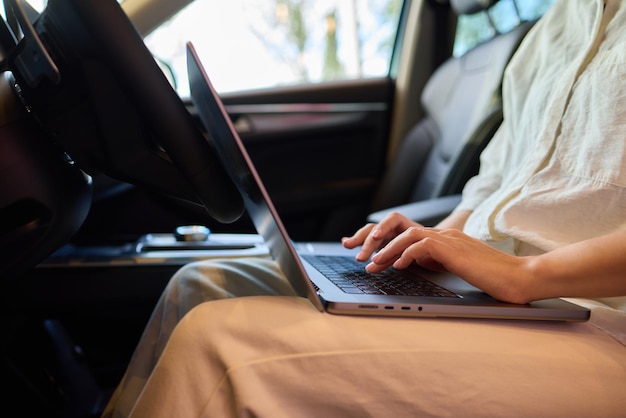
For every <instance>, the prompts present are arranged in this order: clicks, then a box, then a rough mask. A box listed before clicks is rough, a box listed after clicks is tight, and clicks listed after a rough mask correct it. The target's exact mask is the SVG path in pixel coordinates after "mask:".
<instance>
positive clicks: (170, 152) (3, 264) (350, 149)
mask: <svg viewBox="0 0 626 418" xmlns="http://www.w3.org/2000/svg"><path fill="white" fill-rule="evenodd" d="M195 1H196V2H201V1H206V0H195ZM504 1H505V0H502V1H500V2H499V1H497V0H490V1H479V0H449V1H448V0H405V1H403V2H401V3H402V10H401V13H400V15H399V19H398V27H397V33H396V35H395V38H394V46H393V55H392V58H391V62H390V64H389V71H388V72H387V74H386V75H385V76H382V77H372V78H361V79H356V80H339V81H329V82H323V83H311V84H302V85H287V86H276V87H272V88H262V89H252V90H244V91H235V92H225V93H223V94H222V95H221V97H222V100H223V102H224V104H225V106H226V109H227V111H228V113H229V115H230V117H231V119H232V121H233V123H234V125H235V126H236V127H237V128H238V130H239V133H240V135H241V137H242V139H243V140H244V142H245V143H246V148H247V150H248V153H249V154H250V156H251V158H252V160H253V162H254V164H255V166H256V168H257V170H258V172H259V174H260V176H261V178H262V179H263V182H264V183H265V185H266V187H267V189H268V192H269V194H270V195H271V197H272V199H273V201H274V203H275V205H276V208H277V210H278V212H279V213H280V216H281V218H282V219H283V221H284V223H285V226H286V228H287V230H288V232H289V234H290V235H291V236H292V238H293V239H294V240H296V241H301V242H304V241H336V240H338V239H340V238H341V237H342V236H345V235H348V234H351V233H352V232H354V231H355V230H356V229H357V228H358V227H360V226H361V225H362V224H363V223H365V222H368V221H371V222H377V221H378V220H380V219H381V218H382V217H383V216H385V215H386V214H387V213H389V212H390V211H400V212H403V213H405V214H407V215H409V216H410V217H411V218H413V219H415V220H416V221H419V222H422V223H424V224H427V225H432V224H435V223H436V222H437V221H438V220H440V219H442V218H443V217H445V215H446V214H448V213H449V212H450V211H451V210H452V209H453V208H454V206H455V205H456V203H458V201H459V199H460V197H459V193H460V192H461V190H462V188H463V185H464V184H465V182H466V181H467V180H468V179H469V178H470V177H471V176H472V175H474V174H475V173H476V172H477V170H478V167H479V155H480V152H481V151H482V149H483V148H484V147H485V146H486V144H487V143H488V141H489V139H490V138H491V136H492V135H493V134H494V132H495V130H496V129H497V127H498V126H499V124H500V122H501V120H502V106H501V105H502V103H501V96H500V94H501V80H502V74H503V72H504V69H505V67H506V64H507V62H508V60H509V59H510V57H511V55H512V54H513V53H514V51H515V49H516V48H517V46H518V45H519V43H520V42H521V41H522V39H523V37H524V35H525V34H526V33H527V31H528V30H529V28H530V27H531V26H532V25H533V23H534V22H535V19H536V18H537V17H538V16H533V18H530V19H529V18H525V17H523V16H521V15H520V14H519V13H518V14H517V20H518V21H517V23H516V24H515V25H514V27H513V28H512V29H511V30H508V31H506V32H500V31H499V30H498V29H497V28H496V27H495V26H493V27H492V28H491V30H492V32H493V33H492V36H490V37H489V39H488V40H486V41H482V42H480V43H478V44H477V45H476V46H474V47H472V48H471V49H469V50H468V51H467V52H464V53H463V54H461V55H454V54H453V47H454V36H455V30H456V28H457V24H458V19H459V17H461V16H470V15H471V16H473V15H478V14H482V15H485V16H487V17H488V18H489V21H490V22H491V20H493V19H495V16H494V14H492V13H491V10H492V8H493V7H495V6H496V5H497V3H504ZM522 1H523V0H519V2H520V3H521V2H522ZM189 3H191V2H190V1H189V0H176V1H174V0H172V1H168V0H145V1H141V0H125V1H122V2H118V1H115V0H48V1H47V2H46V4H45V7H44V8H43V9H42V10H36V9H35V8H34V7H33V6H32V5H31V4H30V3H29V2H27V1H24V0H5V1H4V15H3V21H2V24H0V57H1V58H2V66H3V74H2V75H3V77H2V81H0V100H1V101H2V124H0V171H1V173H2V175H1V176H0V278H1V279H2V283H3V291H2V293H1V302H0V309H1V311H2V320H3V323H4V329H5V332H4V336H3V338H2V343H1V346H0V350H1V354H2V362H1V363H0V370H1V374H0V376H2V380H3V382H4V384H5V385H4V387H5V388H6V389H5V390H3V399H4V400H5V404H6V405H7V408H8V409H9V410H12V411H18V412H17V414H18V415H19V416H22V415H23V416H48V417H95V416H99V415H100V413H101V412H102V410H103V408H104V406H105V405H106V402H107V400H108V398H109V396H110V395H111V393H112V391H113V390H114V388H115V386H116V384H117V382H118V381H119V379H120V378H121V376H122V374H123V373H124V369H125V367H126V364H127V363H128V361H129V359H130V356H131V355H132V352H133V349H134V347H135V345H136V343H137V341H138V339H139V337H140V336H141V332H142V330H143V327H144V325H145V323H146V321H147V320H148V318H149V316H150V313H151V310H152V308H153V307H154V305H155V303H156V301H157V299H158V297H159V295H160V294H161V292H162V290H163V289H164V287H165V285H166V284H167V282H168V280H169V278H170V277H171V276H172V275H173V274H174V272H176V271H177V270H178V269H179V268H180V267H181V266H183V265H184V264H186V263H188V262H190V261H194V260H198V259H205V258H214V257H222V256H226V257H239V256H255V255H266V254H267V250H266V248H265V247H264V244H263V242H261V241H259V238H258V236H257V235H256V231H255V230H254V228H253V227H252V225H251V223H250V221H249V219H247V217H246V214H245V212H244V210H243V205H242V200H241V197H240V196H239V195H238V192H237V191H236V189H235V188H234V186H233V184H232V182H231V180H230V178H229V177H228V175H227V174H226V172H225V170H224V167H223V166H222V164H221V162H220V160H219V158H218V157H217V154H216V153H215V152H214V150H213V148H212V145H211V141H210V138H209V137H208V135H207V133H206V132H204V130H203V128H202V125H201V123H200V121H199V119H198V115H197V110H196V109H195V108H194V106H193V104H192V103H191V100H190V99H189V98H188V97H181V96H180V95H179V94H177V92H176V91H175V90H174V89H173V86H172V84H171V80H170V79H169V77H168V74H166V73H165V72H164V71H163V68H162V66H161V65H160V63H159V62H157V61H158V60H156V59H155V57H154V56H153V54H152V53H151V52H150V51H149V50H148V48H147V47H146V45H145V43H144V41H143V38H144V37H145V36H147V35H148V34H149V33H150V32H151V31H153V30H154V29H155V28H157V27H159V26H160V25H162V24H163V23H164V22H167V21H168V19H170V18H171V17H172V16H174V15H175V14H176V13H177V12H178V11H179V10H181V9H182V8H184V7H185V6H186V5H187V4H189ZM509 3H511V4H512V5H513V7H517V4H516V2H515V1H512V2H509ZM218 41H219V40H215V42H218ZM192 225H193V226H196V227H191V228H190V227H187V228H185V227H186V226H192ZM198 231H200V235H201V236H202V237H201V238H199V239H198V238H197V237H196V236H192V235H193V234H195V233H198ZM190 234H191V235H190Z"/></svg>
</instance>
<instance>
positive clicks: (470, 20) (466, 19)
mask: <svg viewBox="0 0 626 418" xmlns="http://www.w3.org/2000/svg"><path fill="white" fill-rule="evenodd" d="M552 3H554V0H521V1H520V0H517V1H515V0H501V1H499V2H498V3H496V4H495V5H494V6H493V7H491V9H489V15H487V12H479V13H475V14H472V15H464V16H459V20H458V25H457V31H456V38H455V41H454V55H455V56H460V55H463V54H464V53H465V52H466V51H467V50H469V49H471V48H472V47H474V46H476V45H478V44H480V43H481V42H484V41H486V40H488V39H490V38H492V37H493V36H494V35H495V34H496V33H506V32H509V31H510V30H511V29H513V28H514V27H515V26H517V25H518V24H519V23H520V21H528V20H535V19H538V18H539V17H541V16H543V14H544V13H545V12H546V11H547V10H548V9H549V8H550V6H551V5H552Z"/></svg>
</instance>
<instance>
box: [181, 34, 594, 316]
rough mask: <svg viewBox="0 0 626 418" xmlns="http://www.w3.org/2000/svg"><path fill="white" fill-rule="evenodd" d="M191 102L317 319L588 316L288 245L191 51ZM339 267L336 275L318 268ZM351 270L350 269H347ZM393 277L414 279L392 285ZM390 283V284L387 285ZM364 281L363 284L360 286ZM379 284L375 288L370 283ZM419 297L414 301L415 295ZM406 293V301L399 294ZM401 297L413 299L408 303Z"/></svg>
mask: <svg viewBox="0 0 626 418" xmlns="http://www.w3.org/2000/svg"><path fill="white" fill-rule="evenodd" d="M187 71H188V74H189V83H190V88H191V98H192V101H193V103H194V105H195V107H196V109H197V111H198V114H199V117H200V119H201V121H202V123H203V124H204V126H205V128H206V129H207V131H208V134H209V136H210V138H211V140H212V141H213V145H214V146H215V148H216V150H217V151H218V153H219V154H220V157H221V158H222V160H223V163H224V165H225V166H226V169H227V170H228V172H229V174H230V175H231V176H232V178H233V181H234V182H235V185H236V186H237V188H238V189H239V192H240V193H241V195H242V196H243V200H244V204H245V207H246V210H247V212H248V214H249V216H250V218H251V220H252V222H253V224H254V226H255V227H256V229H257V232H258V233H259V234H260V235H261V236H262V237H263V239H264V240H265V243H266V245H267V246H268V248H269V250H270V252H271V254H272V256H273V258H274V259H275V261H276V262H277V263H278V265H279V267H280V268H281V270H282V272H283V273H284V275H285V276H286V278H287V279H288V280H289V282H290V283H291V285H292V286H293V288H294V290H295V291H296V293H297V294H298V295H300V296H303V297H307V298H308V299H309V300H310V301H311V303H312V304H313V305H314V306H315V307H316V308H317V309H319V310H320V311H327V312H330V313H334V314H349V315H386V316H414V317H456V318H461V317H467V318H502V319H535V320H557V321H585V320H587V319H588V318H589V310H588V309H586V308H583V307H580V306H578V305H575V304H572V303H569V302H566V301H564V300H561V299H550V300H544V301H538V302H533V303H530V304H526V305H515V304H508V303H502V302H499V301H497V300H495V299H493V298H491V297H490V296H488V295H487V294H485V293H484V292H482V291H480V290H479V289H477V288H475V287H473V286H472V285H470V284H469V283H467V282H466V281H464V280H462V279H461V278H459V277H457V276H454V275H452V274H449V273H439V272H430V271H427V270H425V269H421V268H419V267H415V268H410V269H406V270H401V271H397V270H394V269H389V270H388V271H387V272H385V274H384V275H383V274H380V275H379V274H376V275H373V274H369V273H367V272H366V271H365V264H363V263H358V262H356V261H355V260H354V256H355V255H356V251H354V250H348V249H345V248H344V247H343V246H342V245H341V244H340V243H293V242H292V240H291V239H290V238H289V236H288V234H287V231H286V230H285V227H284V226H283V224H282V222H281V220H280V217H279V216H278V213H277V211H276V209H275V208H274V205H273V204H272V201H271V199H270V197H269V195H268V193H267V191H266V190H265V187H264V185H263V183H262V181H261V179H260V177H259V175H258V173H257V171H256V169H255V168H254V165H253V163H252V161H251V159H250V157H249V156H248V153H247V152H246V149H245V147H244V144H243V142H242V141H241V139H240V137H239V135H238V134H237V131H236V130H235V128H234V126H233V124H232V122H231V120H230V117H229V116H228V114H227V112H226V110H225V108H224V106H223V104H222V102H221V100H220V98H219V96H218V94H217V93H216V91H215V89H214V88H213V85H212V84H211V81H210V80H209V78H208V76H207V74H206V71H205V70H204V68H203V66H202V64H201V62H200V59H199V57H198V55H197V53H196V51H195V49H194V47H193V45H192V44H191V43H189V44H187ZM329 261H339V262H340V264H341V265H340V266H339V267H334V268H333V267H326V266H321V263H324V265H326V263H327V262H329ZM352 264H354V265H352ZM396 274H402V275H405V276H406V275H409V276H411V277H408V278H406V277H395V275H396ZM385 275H392V276H393V277H384V276H385ZM358 276H366V277H365V280H366V282H368V283H365V284H362V283H357V280H360V279H362V278H360V277H358ZM375 280H376V281H379V282H381V283H382V284H376V285H375V284H373V283H372V282H373V281H375ZM415 292H417V294H415ZM402 293H404V294H402ZM406 293H412V294H411V295H407V294H406Z"/></svg>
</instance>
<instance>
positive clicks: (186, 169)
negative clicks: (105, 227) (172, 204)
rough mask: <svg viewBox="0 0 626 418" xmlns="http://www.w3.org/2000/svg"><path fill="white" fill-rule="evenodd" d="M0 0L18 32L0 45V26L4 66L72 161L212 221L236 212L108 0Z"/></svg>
mask: <svg viewBox="0 0 626 418" xmlns="http://www.w3.org/2000/svg"><path fill="white" fill-rule="evenodd" d="M5 2H6V3H7V4H8V8H7V11H9V12H11V16H14V17H16V18H17V19H13V20H14V21H15V20H17V21H18V22H19V25H20V26H21V32H23V33H24V35H23V37H22V38H21V39H17V36H15V38H16V39H15V41H17V42H16V43H15V45H9V47H7V45H6V44H7V43H9V44H10V43H11V39H10V36H8V35H7V33H6V32H7V31H6V30H3V31H0V41H2V43H3V44H4V45H2V46H3V49H5V50H7V49H9V48H11V49H12V50H11V51H10V53H9V55H8V57H7V59H6V60H5V62H4V63H3V66H4V69H5V70H9V71H10V72H11V74H12V76H13V77H14V79H15V85H16V86H17V87H16V91H17V92H18V93H19V95H20V99H21V100H22V101H23V102H24V103H25V104H26V106H27V107H28V109H29V111H30V112H31V113H32V114H33V115H34V116H35V119H36V120H37V121H38V123H39V124H40V125H41V127H42V128H43V130H44V131H45V132H46V133H47V134H48V135H49V136H50V138H51V140H52V141H53V142H55V143H56V144H58V145H59V146H60V147H61V148H63V150H64V151H65V153H66V154H67V155H68V156H69V157H68V158H71V159H72V160H73V161H74V162H75V164H76V165H77V166H78V167H80V168H81V169H82V170H83V171H84V172H86V173H88V174H90V175H95V174H97V173H99V172H103V173H106V174H107V175H110V176H111V177H114V178H117V179H120V180H123V181H127V182H129V183H133V184H137V185H139V186H144V187H148V188H151V189H156V190H158V191H160V192H164V193H167V194H170V195H172V196H176V197H179V198H181V199H184V200H187V201H191V202H195V203H197V204H201V205H203V206H204V207H205V208H206V209H207V211H208V213H209V215H210V216H211V217H213V218H214V219H216V220H218V221H220V222H224V223H229V222H233V221H235V220H237V219H238V218H239V217H240V216H241V215H242V213H243V204H242V199H241V196H240V195H239V193H238V192H237V190H236V188H235V187H234V185H233V183H232V181H231V179H230V177H229V176H228V174H227V172H226V170H225V169H224V167H223V166H222V164H221V162H220V160H219V159H218V157H217V154H216V153H215V152H214V151H213V148H212V145H211V144H210V142H209V139H208V137H207V136H205V135H204V134H203V131H202V130H201V129H200V126H199V125H198V124H197V123H196V121H195V120H194V119H193V118H192V116H191V114H190V113H189V111H188V110H187V108H186V107H185V104H184V103H183V101H182V100H181V99H180V97H179V96H178V95H177V93H176V92H175V91H174V90H173V88H172V87H171V85H170V84H169V82H168V81H167V78H166V77H165V75H164V74H163V72H162V71H161V69H160V68H159V66H158V65H157V63H156V62H155V60H154V59H153V57H152V55H151V54H150V52H149V51H148V49H147V48H146V46H145V44H144V43H143V40H142V39H141V37H140V36H139V34H138V33H137V31H136V30H135V28H134V26H133V25H132V23H131V22H130V20H129V19H128V17H127V16H126V14H125V13H124V11H123V10H122V8H121V7H120V5H119V4H118V3H117V1H115V0H49V1H48V4H47V6H46V9H45V10H44V11H43V12H42V13H41V14H40V15H38V16H35V17H36V18H34V19H33V16H32V10H31V9H29V8H28V6H27V5H26V3H23V1H22V0H5ZM7 14H8V13H7ZM7 20H8V21H11V19H10V16H9V17H8V18H7ZM12 25H13V31H12V32H13V33H16V32H17V31H16V28H15V22H13V24H12Z"/></svg>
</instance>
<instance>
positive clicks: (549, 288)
mask: <svg viewBox="0 0 626 418" xmlns="http://www.w3.org/2000/svg"><path fill="white" fill-rule="evenodd" d="M625 254H626V231H618V232H614V233H611V234H608V235H604V236H599V237H596V238H591V239H588V240H585V241H581V242H578V243H574V244H570V245H567V246H565V247H562V248H559V249H557V250H553V251H550V252H548V253H545V254H542V255H539V256H532V257H517V256H513V255H509V254H506V253H503V252H501V251H498V250H496V249H494V248H492V247H490V246H489V245H488V244H486V243H484V242H482V241H480V240H477V239H474V238H471V237H469V236H468V235H466V234H464V233H462V232H460V231H458V230H455V229H446V230H438V229H433V228H423V227H412V228H409V229H407V230H405V231H404V232H403V233H402V234H399V235H398V236H397V237H396V238H395V239H393V240H392V241H390V242H389V243H388V244H387V245H386V246H385V247H384V248H383V249H381V250H380V251H379V252H378V253H377V254H376V255H375V256H374V257H372V262H371V263H370V264H369V265H368V266H367V270H368V271H370V272H378V271H382V270H384V269H385V268H387V267H389V266H391V265H393V266H394V267H396V268H406V267H408V266H409V265H410V264H411V263H413V262H416V263H417V264H420V265H422V266H424V267H426V268H430V269H443V270H447V271H450V272H452V273H454V274H456V275H458V276H461V277H463V278H464V279H465V280H467V281H468V282H470V283H472V284H473V285H475V286H476V287H478V288H480V289H482V290H484V291H485V292H487V293H488V294H490V295H491V296H493V297H494V298H496V299H500V300H503V301H506V302H512V303H527V302H529V301H532V300H538V299H547V298H553V297H610V296H621V295H626V273H625V272H626V257H625V256H624V255H625Z"/></svg>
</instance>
